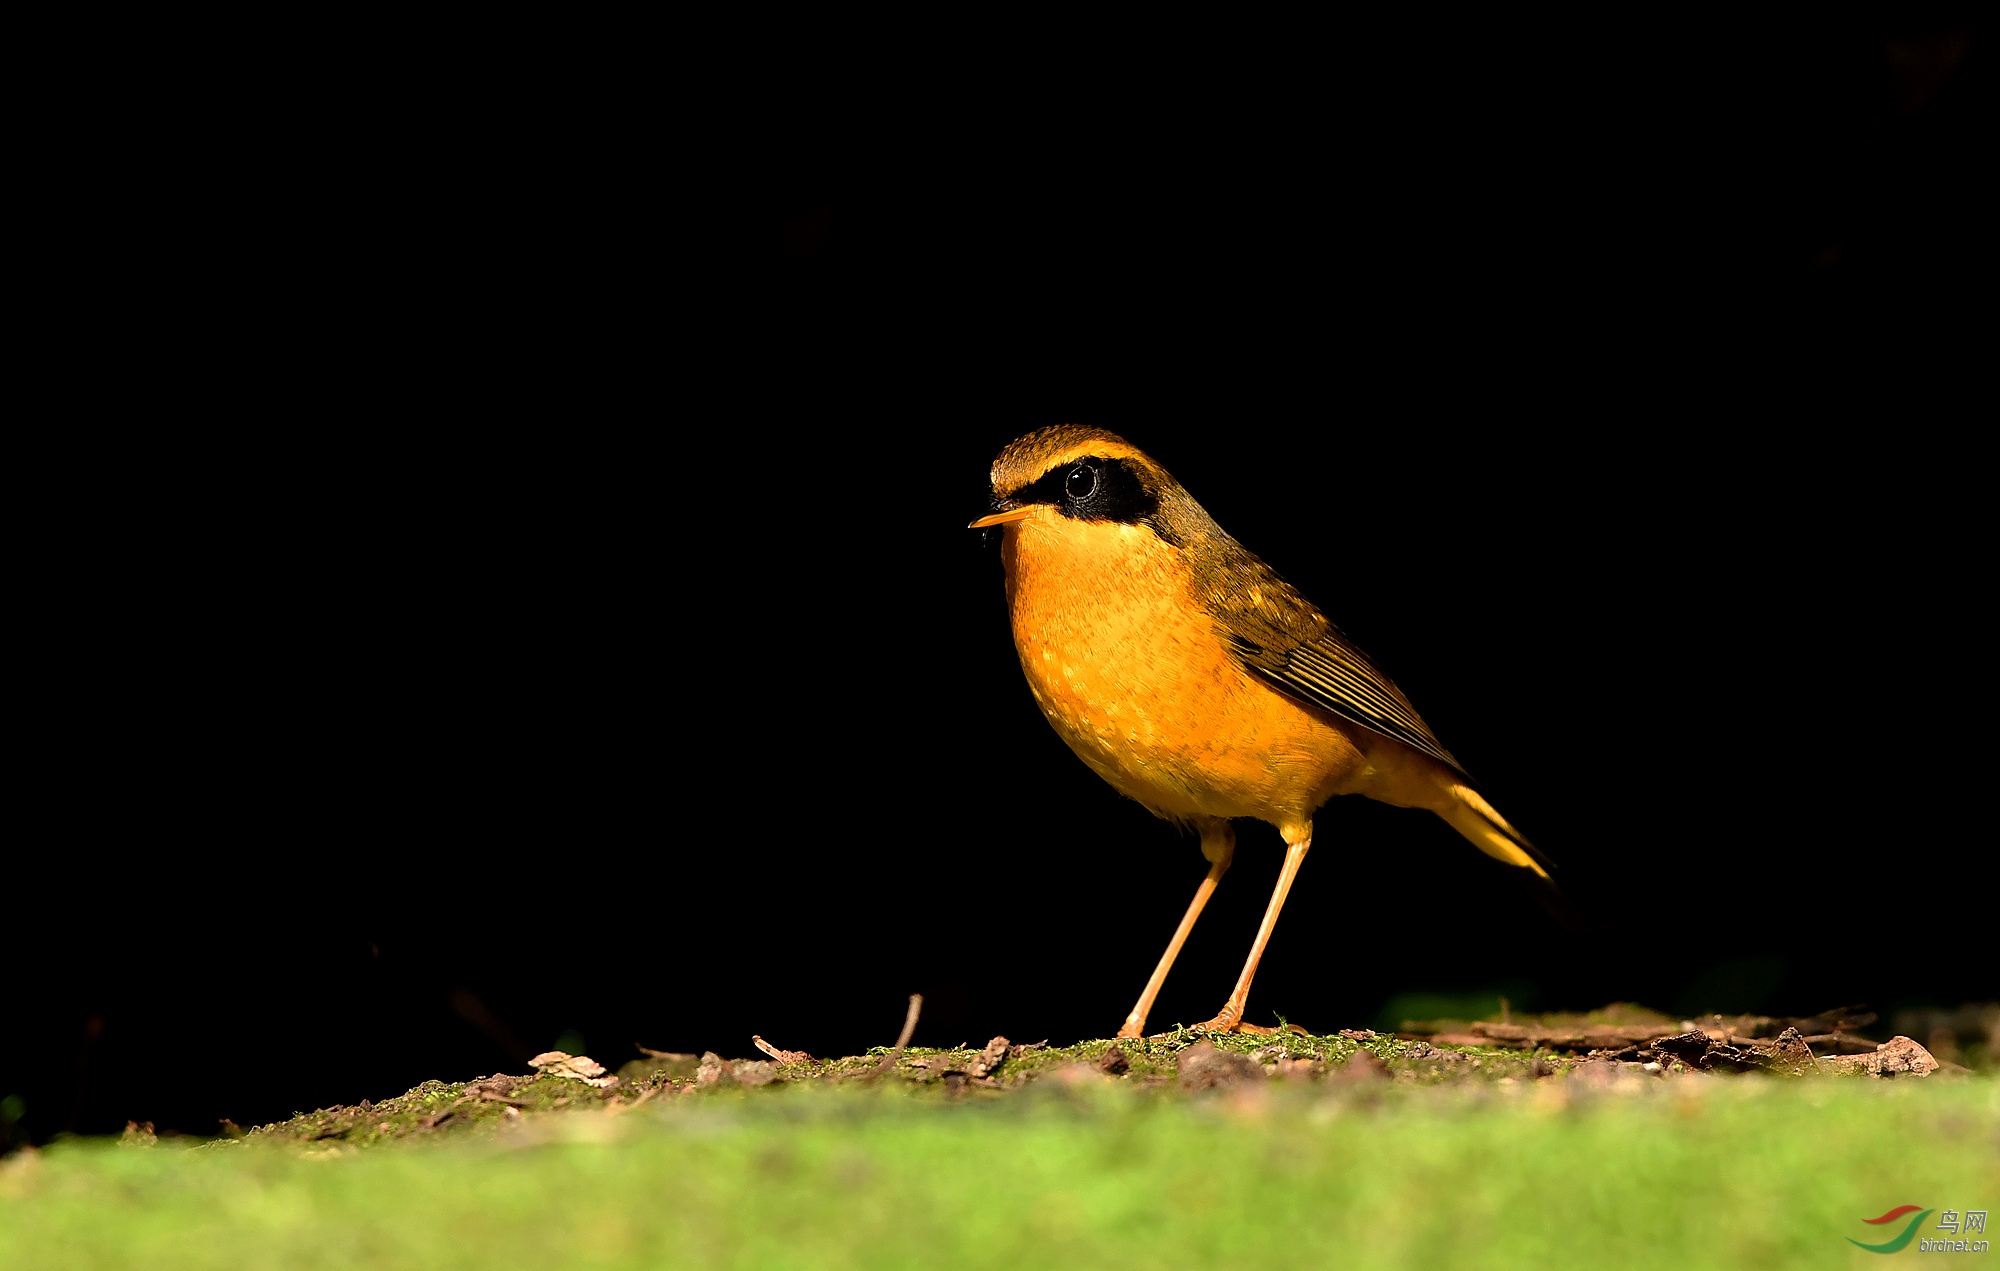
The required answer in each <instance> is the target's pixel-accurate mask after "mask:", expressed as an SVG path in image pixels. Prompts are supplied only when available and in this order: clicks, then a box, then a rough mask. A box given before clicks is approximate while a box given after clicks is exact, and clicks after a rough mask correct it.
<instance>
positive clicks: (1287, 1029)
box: [1192, 1009, 1311, 1037]
mask: <svg viewBox="0 0 2000 1271" xmlns="http://www.w3.org/2000/svg"><path fill="white" fill-rule="evenodd" d="M1231 1014H1232V1012H1230V1011H1228V1010H1226V1009H1225V1010H1224V1011H1223V1012H1222V1014H1220V1015H1218V1016H1216V1017H1215V1018H1214V1019H1212V1020H1210V1021H1208V1022H1207V1023H1206V1024H1196V1025H1194V1027H1193V1029H1192V1031H1194V1032H1197V1033H1248V1034H1250V1035H1251V1036H1252V1037H1270V1036H1272V1035H1273V1034H1276V1033H1298V1034H1300V1035H1301V1036H1307V1037H1309V1036H1311V1034H1310V1033H1307V1032H1306V1030H1305V1029H1303V1028H1300V1027H1299V1026H1298V1025H1297V1024H1280V1025H1279V1026H1278V1027H1276V1028H1267V1027H1265V1026H1264V1025H1262V1024H1246V1023H1244V1022H1243V1021H1242V1020H1241V1019H1232V1018H1231Z"/></svg>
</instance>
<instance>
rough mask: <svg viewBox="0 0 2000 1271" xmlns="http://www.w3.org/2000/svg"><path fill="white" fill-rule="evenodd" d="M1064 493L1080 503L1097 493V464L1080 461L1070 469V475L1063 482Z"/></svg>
mask: <svg viewBox="0 0 2000 1271" xmlns="http://www.w3.org/2000/svg"><path fill="white" fill-rule="evenodd" d="M1063 493H1065V494H1067V495H1069V497H1070V498H1071V499H1073V500H1075V501H1076V502H1078V503H1081V502H1083V501H1084V500H1085V499H1087V498H1089V497H1090V496H1091V495H1093V494H1096V493H1097V468H1096V467H1095V465H1092V464H1088V463H1080V464H1078V465H1076V466H1075V467H1074V468H1071V469H1070V470H1069V477H1068V479H1067V480H1065V481H1064V482H1063Z"/></svg>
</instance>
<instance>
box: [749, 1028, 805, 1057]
mask: <svg viewBox="0 0 2000 1271" xmlns="http://www.w3.org/2000/svg"><path fill="white" fill-rule="evenodd" d="M750 1040H751V1041H752V1042H753V1043H755V1044H756V1047H757V1049H759V1050H761V1051H763V1052H764V1053H765V1054H767V1055H769V1056H770V1057H771V1058H773V1059H775V1060H777V1061H778V1062H779V1063H781V1064H802V1063H806V1062H808V1061H810V1060H811V1059H812V1056H811V1055H808V1054H807V1053H806V1052H805V1051H803V1050H779V1049H778V1048H777V1047H776V1046H773V1045H772V1044H771V1043H770V1042H767V1041H765V1040H764V1039H763V1038H761V1037H759V1036H757V1034H755V1033H752V1034H750Z"/></svg>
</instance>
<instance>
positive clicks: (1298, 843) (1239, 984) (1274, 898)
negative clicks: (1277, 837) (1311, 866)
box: [1195, 821, 1313, 1033]
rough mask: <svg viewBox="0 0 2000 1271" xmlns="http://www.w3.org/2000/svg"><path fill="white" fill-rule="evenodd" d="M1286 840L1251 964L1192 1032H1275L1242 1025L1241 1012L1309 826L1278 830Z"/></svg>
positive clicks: (1305, 848)
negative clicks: (1211, 1016)
mask: <svg viewBox="0 0 2000 1271" xmlns="http://www.w3.org/2000/svg"><path fill="white" fill-rule="evenodd" d="M1278 832H1279V833H1280V834H1283V835H1284V836H1285V867H1284V868H1283V869H1282V870H1280V871H1278V885H1277V887H1276V888H1275V889H1273V890H1272V892H1271V903H1270V904H1269V905H1267V906H1265V909H1264V922H1263V925H1262V926H1260V927H1258V928H1257V943H1256V944H1253V945H1251V946H1250V960H1249V961H1247V962H1245V963H1244V964H1243V974H1241V975H1239V976H1237V977H1236V991H1235V992H1233V993H1231V994H1230V995H1229V1000H1228V1001H1227V1002H1225V1003H1223V1006H1222V1010H1221V1011H1219V1012H1218V1013H1217V1014H1216V1017H1215V1018H1214V1019H1212V1020H1210V1021H1208V1022H1207V1023H1206V1024H1196V1025H1195V1028H1196V1029H1199V1030H1202V1031H1206V1032H1211V1033H1228V1032H1243V1033H1275V1032H1277V1031H1278V1030H1277V1029H1275V1028H1265V1027H1263V1026H1261V1025H1257V1024H1245V1023H1244V1022H1243V1008H1244V1006H1245V1005H1246V1004H1247V1003H1248V1002H1249V1001H1250V980H1251V978H1252V977H1254V976H1255V975H1256V974H1257V963H1258V961H1259V959H1261V958H1262V957H1263V956H1264V946H1265V945H1266V944H1268V943H1270V940H1271V929H1272V928H1273V927H1276V926H1277V925H1278V911H1279V910H1280V909H1283V908H1284V907H1285V894H1286V893H1287V892H1289V891H1291V890H1292V880H1293V879H1294V878H1297V877H1298V875H1299V865H1300V863H1301V862H1303V861H1304V860H1305V858H1306V852H1307V851H1308V850H1309V849H1310V848H1311V847H1312V845H1313V840H1312V822H1311V821H1307V822H1306V823H1305V824H1304V825H1300V826H1293V827H1289V828H1288V827H1282V826H1281V827H1280V828H1279V831H1278Z"/></svg>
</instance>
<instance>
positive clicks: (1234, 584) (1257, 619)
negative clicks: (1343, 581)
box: [1191, 535, 1465, 773]
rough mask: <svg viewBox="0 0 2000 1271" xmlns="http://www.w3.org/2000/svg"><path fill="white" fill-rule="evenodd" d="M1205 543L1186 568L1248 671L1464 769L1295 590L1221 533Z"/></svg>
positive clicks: (1389, 685) (1397, 691)
mask: <svg viewBox="0 0 2000 1271" xmlns="http://www.w3.org/2000/svg"><path fill="white" fill-rule="evenodd" d="M1198 541H1199V540H1198ZM1207 541H1208V543H1210V544H1212V545H1213V555H1212V556H1211V555H1210V554H1209V553H1200V555H1201V556H1204V557H1208V558H1207V559H1197V560H1194V561H1192V562H1191V564H1192V565H1193V566H1194V570H1195V577H1196V590H1197V592H1198V593H1200V594H1201V595H1202V598H1203V599H1204V601H1205V602H1206V604H1207V607H1208V609H1209V611H1210V612H1211V613H1212V614H1214V615H1215V618H1216V620H1217V622H1218V624H1219V625H1220V626H1221V628H1222V634H1223V636H1224V638H1225V640H1226V641H1227V642H1228V644H1229V646H1230V648H1231V650H1232V651H1233V652H1234V653H1235V654H1236V656H1237V658H1238V659H1239V660H1240V661H1241V662H1242V664H1243V666H1244V668H1245V669H1246V670H1249V671H1252V672H1254V673H1255V674H1256V675H1258V676H1259V677H1260V678H1262V679H1263V680H1264V681H1265V682H1266V683H1268V684H1270V685H1271V687H1273V688H1275V689H1277V690H1278V691H1279V692H1281V693H1284V694H1286V695H1287V696H1289V697H1292V698H1294V699H1296V700H1298V701H1301V702H1304V703H1306V704H1307V705H1309V706H1316V707H1318V708H1320V709H1321V710H1325V711H1330V712H1331V713H1333V714H1335V715H1337V716H1339V717H1340V718H1342V719H1344V720H1346V721H1348V722H1349V723H1351V724H1359V725H1360V726H1361V727H1363V728H1366V729H1370V730H1372V731H1374V732H1377V733H1380V734H1382V735H1383V736H1385V737H1391V738H1394V739H1395V740H1397V741H1400V742H1402V743H1403V744H1404V745H1406V746H1408V747H1410V748H1411V749H1412V750H1415V751H1419V752H1421V753H1422V754H1426V755H1429V756H1430V757H1431V758H1433V759H1435V760H1437V761H1438V762H1439V763H1442V764H1446V765H1448V766H1450V767H1451V768H1453V769H1455V770H1456V771H1458V772H1460V773H1463V772H1464V771H1465V768H1464V767H1463V766H1462V765H1461V764H1460V763H1459V762H1458V760H1457V759H1455V758H1454V757H1453V756H1452V753H1451V752H1450V751H1448V750H1446V749H1445V748H1444V746H1443V744H1442V743H1440V742H1439V741H1438V739H1437V737H1436V736H1434V735H1433V734H1432V733H1431V730H1430V726H1429V725H1428V724H1425V723H1424V721H1423V717H1422V716H1420V715H1418V714H1417V710H1416V707H1414V706H1412V705H1410V699H1409V698H1407V697H1404V696H1403V691H1402V690H1401V689H1399V688H1397V687H1396V685H1395V682H1394V681H1393V680H1391V679H1390V678H1389V677H1388V676H1386V675H1384V674H1383V673H1382V672H1381V670H1380V669H1379V668H1378V667H1376V665H1375V664H1374V663H1373V662H1371V661H1369V659H1368V655H1367V654H1365V653H1363V652H1362V651H1361V650H1360V649H1359V648H1357V647H1356V646H1355V644H1354V642H1353V641H1351V640H1349V639H1348V638H1347V637H1346V635H1344V634H1343V633H1342V632H1341V630H1340V629H1339V628H1338V627H1336V626H1334V625H1333V624H1332V623H1331V622H1328V621H1327V620H1326V617H1325V615H1323V614H1322V613H1320V611H1319V610H1318V609H1317V608H1315V607H1314V606H1313V603H1312V602H1311V601H1309V600H1307V599H1306V598H1305V597H1304V596H1303V595H1301V594H1300V593H1299V591H1298V589H1297V588H1295V587H1293V586H1292V585H1291V584H1290V583H1288V582H1286V581H1285V580H1284V579H1282V578H1280V577H1279V576H1278V574H1277V571H1275V570H1273V569H1272V568H1271V567H1270V566H1269V565H1266V564H1265V563H1264V562H1263V561H1261V560H1259V559H1258V558H1257V557H1256V556H1254V555H1252V554H1251V553H1250V552H1249V551H1248V550H1247V549H1245V548H1244V547H1243V546H1242V545H1241V544H1240V543H1237V542H1236V541H1235V540H1233V539H1230V538H1228V537H1227V536H1226V535H1224V536H1221V538H1220V541H1219V542H1218V541H1216V540H1215V539H1209V540H1207Z"/></svg>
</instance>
